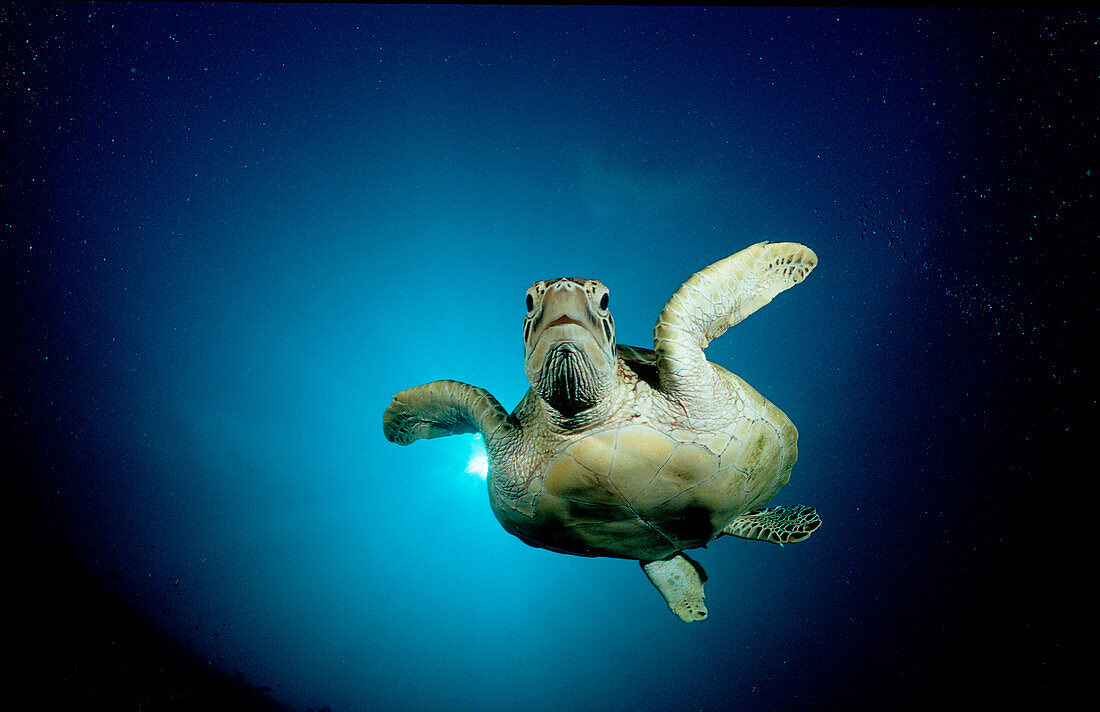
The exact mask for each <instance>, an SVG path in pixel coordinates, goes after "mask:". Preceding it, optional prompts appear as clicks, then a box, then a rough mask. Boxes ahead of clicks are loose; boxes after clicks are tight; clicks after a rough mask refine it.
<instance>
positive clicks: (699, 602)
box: [639, 553, 707, 623]
mask: <svg viewBox="0 0 1100 712" xmlns="http://www.w3.org/2000/svg"><path fill="white" fill-rule="evenodd" d="M639 563H640V564H641V565H642V570H643V571H645V575H646V576H648V577H649V580H650V581H652V582H653V585H654V586H656V587H657V590H658V591H660V592H661V595H662V596H664V597H665V601H667V602H668V607H669V608H671V609H672V612H673V613H675V614H676V615H677V616H679V618H680V620H682V621H684V622H685V623H692V622H694V621H701V620H703V619H704V618H706V617H707V607H706V606H705V605H704V604H703V582H704V581H706V580H707V574H706V572H705V571H703V567H702V566H700V565H699V563H698V562H696V561H695V560H694V559H691V558H689V557H688V556H687V554H684V553H679V554H676V555H675V556H671V557H669V558H667V559H663V560H661V561H641V562H639Z"/></svg>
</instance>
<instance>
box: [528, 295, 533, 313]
mask: <svg viewBox="0 0 1100 712" xmlns="http://www.w3.org/2000/svg"><path fill="white" fill-rule="evenodd" d="M533 311H535V300H534V298H532V297H531V295H530V294H528V295H527V313H528V314H530V313H531V312H533Z"/></svg>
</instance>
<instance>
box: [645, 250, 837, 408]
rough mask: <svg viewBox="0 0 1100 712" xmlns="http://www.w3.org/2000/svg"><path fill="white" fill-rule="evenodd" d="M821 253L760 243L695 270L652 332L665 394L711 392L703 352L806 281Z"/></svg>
mask: <svg viewBox="0 0 1100 712" xmlns="http://www.w3.org/2000/svg"><path fill="white" fill-rule="evenodd" d="M815 266H817V255H815V254H814V252H813V250H811V249H810V248H808V247H806V246H805V245H799V244H798V243H794V242H770V243H769V242H758V243H757V244H755V245H752V246H750V247H746V248H745V249H743V250H741V251H740V252H738V253H737V254H735V255H731V256H730V257H727V258H726V259H724V260H720V261H718V262H715V263H714V264H712V265H711V266H709V267H707V268H705V269H703V270H701V271H699V272H696V273H695V274H694V275H692V276H691V278H690V279H688V281H686V282H684V283H683V285H681V286H680V288H679V289H678V290H676V293H675V294H673V295H672V297H671V298H670V299H669V300H668V303H667V304H665V308H664V310H662V311H661V315H660V317H658V319H657V326H656V328H655V329H654V330H653V336H654V350H655V351H656V352H657V369H658V371H659V372H660V379H661V390H663V391H664V392H665V393H666V394H669V395H677V394H681V393H691V392H694V393H706V394H710V393H712V392H713V389H714V385H713V380H712V379H713V378H714V376H712V375H711V374H710V373H709V370H708V369H706V368H705V364H706V362H707V361H706V357H705V356H703V349H705V348H706V347H707V345H708V344H710V342H711V341H712V340H714V339H716V338H718V337H719V336H721V335H722V334H724V333H725V331H726V329H728V328H730V327H731V326H733V325H734V324H737V323H738V322H740V321H741V320H742V319H744V318H745V317H747V316H749V315H750V314H752V313H753V312H755V311H756V310H757V309H759V308H760V307H762V306H764V305H766V304H767V303H768V302H770V301H771V300H772V299H773V298H774V297H775V296H776V295H777V294H779V293H780V292H782V291H784V290H786V289H789V288H791V287H793V286H794V285H796V284H798V283H799V282H801V281H802V280H803V279H805V278H806V275H808V274H809V273H810V271H811V270H812V269H813V268H814V267H815Z"/></svg>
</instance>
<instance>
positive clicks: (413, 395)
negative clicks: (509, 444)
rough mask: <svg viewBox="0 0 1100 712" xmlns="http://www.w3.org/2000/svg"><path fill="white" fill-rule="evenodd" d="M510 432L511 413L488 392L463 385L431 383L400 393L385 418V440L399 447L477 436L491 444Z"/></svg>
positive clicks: (456, 383)
mask: <svg viewBox="0 0 1100 712" xmlns="http://www.w3.org/2000/svg"><path fill="white" fill-rule="evenodd" d="M508 428H509V423H508V413H507V412H506V411H505V410H504V408H503V407H501V405H500V403H498V402H497V399H496V398H494V397H493V396H492V395H491V394H490V393H489V391H487V390H485V389H484V388H478V387H476V386H471V385H469V384H467V383H461V382H460V381H432V382H431V383H425V384H424V385H422V386H416V387H415V388H409V389H407V390H404V391H401V392H400V393H398V394H397V395H395V396H394V397H393V402H391V403H390V405H389V407H388V408H386V412H385V413H384V414H383V415H382V430H383V432H384V433H385V434H386V438H387V439H388V440H390V442H395V443H397V444H398V445H408V444H409V443H413V442H416V441H417V440H420V439H421V438H441V437H443V436H445V435H457V434H459V433H478V432H480V433H481V434H482V437H483V439H484V440H485V442H486V443H487V444H488V443H489V442H491V441H493V440H495V439H496V438H497V437H499V436H500V435H501V434H502V433H501V431H504V430H507V429H508Z"/></svg>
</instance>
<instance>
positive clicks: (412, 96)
mask: <svg viewBox="0 0 1100 712" xmlns="http://www.w3.org/2000/svg"><path fill="white" fill-rule="evenodd" d="M1097 22H1098V16H1097V15H1096V14H1095V13H1085V12H1079V11H1066V12H1061V13H1056V14H1052V15H1047V14H1040V13H1036V12H987V11H966V12H954V11H942V10H898V11H877V12H869V11H851V10H839V11H838V10H813V9H798V10H766V9H750V10H736V9H712V8H708V9H704V8H678V9H634V8H599V7H597V8H587V7H566V8H527V7H373V6H299V5H292V6H281V5H244V6H233V5H216V6H207V5H169V4H149V5H145V4H137V5H122V4H107V5H99V4H94V5H84V4H67V5H60V6H58V5H45V4H42V5H30V4H15V5H10V4H9V5H5V6H3V7H0V33H2V35H0V37H2V48H3V61H4V66H3V94H2V97H3V106H2V111H3V117H2V120H3V124H2V131H3V133H2V135H0V146H2V149H0V150H2V154H0V155H2V159H0V160H2V162H3V163H2V179H3V180H2V186H0V198H2V201H3V202H2V205H0V207H2V209H3V215H2V223H3V224H2V226H0V227H2V230H3V232H2V234H0V265H2V270H3V271H2V274H0V277H2V280H3V281H2V286H3V303H2V311H0V321H2V324H3V329H4V332H3V351H2V356H3V359H4V361H3V374H4V375H3V391H2V393H0V395H2V400H0V405H2V407H3V411H2V414H3V421H2V423H3V435H4V440H5V442H4V450H3V452H2V453H0V457H2V458H3V462H4V463H5V464H4V469H5V472H6V474H5V492H4V494H5V502H6V504H5V508H6V510H7V512H8V514H7V516H5V518H4V521H5V526H6V529H7V530H8V531H7V533H6V541H7V544H8V546H7V547H6V548H7V549H8V551H9V566H8V570H7V572H6V577H5V578H6V581H7V583H6V585H5V588H7V589H8V590H9V593H14V594H15V596H16V604H15V605H14V606H12V607H11V608H9V613H10V615H11V616H12V617H13V618H14V619H15V624H14V626H13V630H14V634H13V635H12V637H11V639H10V641H11V642H10V643H9V645H10V647H12V648H13V649H15V650H17V651H19V652H20V653H21V654H20V655H19V657H20V659H21V660H22V663H23V667H21V668H19V669H18V670H19V671H20V672H19V675H18V676H17V677H18V679H19V680H20V681H21V682H22V684H23V686H24V687H26V688H27V689H29V690H31V692H32V694H33V695H34V696H35V698H36V699H38V700H40V701H41V702H42V704H43V705H47V704H48V703H51V702H61V703H67V704H71V705H82V706H83V707H80V706H73V707H71V708H74V709H76V708H85V709H87V708H91V707H94V706H96V705H100V704H101V705H103V706H105V707H111V708H114V709H138V708H141V709H242V708H250V709H258V708H261V707H263V706H265V704H267V705H269V706H272V707H274V706H275V705H288V706H291V707H293V708H296V709H300V710H304V709H306V708H309V707H312V708H320V707H322V706H330V707H331V709H333V710H336V711H337V712H345V711H352V710H417V711H425V712H432V711H435V710H441V711H442V710H448V711H453V710H511V709H515V710H523V711H524V712H540V711H542V710H597V709H598V710H604V711H608V712H613V711H622V710H629V711H630V712H646V711H654V712H658V711H664V710H728V709H748V710H780V709H846V710H850V709H884V708H885V709H888V708H893V709H897V708H899V707H905V706H907V705H909V704H922V705H936V706H937V707H938V708H946V709H955V708H958V709H993V708H998V709H1004V708H1006V707H1007V708H1012V707H1013V706H1015V705H1017V704H1024V703H1029V702H1038V703H1041V704H1043V705H1044V706H1049V705H1051V704H1055V703H1057V702H1058V701H1060V700H1062V699H1064V698H1065V697H1067V696H1069V695H1070V694H1073V693H1075V692H1078V691H1079V689H1075V688H1079V686H1080V685H1081V684H1082V683H1084V682H1087V678H1084V677H1082V675H1083V672H1084V662H1083V660H1082V658H1081V656H1082V655H1083V649H1084V645H1083V643H1084V635H1085V633H1084V627H1085V625H1086V621H1087V620H1089V619H1091V616H1090V615H1088V613H1087V609H1086V608H1085V607H1086V605H1087V604H1089V603H1090V599H1091V596H1087V595H1086V591H1085V588H1084V586H1085V584H1084V580H1083V578H1084V576H1085V574H1086V573H1087V571H1088V570H1090V569H1091V568H1093V565H1094V557H1093V556H1092V555H1089V554H1087V553H1086V550H1085V547H1084V545H1083V543H1082V539H1083V537H1084V536H1085V533H1086V530H1085V528H1084V522H1085V521H1086V520H1087V516H1088V515H1087V510H1088V509H1089V492H1090V490H1091V489H1092V487H1093V485H1092V479H1093V478H1092V474H1093V472H1094V471H1095V458H1094V457H1093V455H1092V452H1093V451H1092V449H1091V448H1087V447H1086V446H1085V438H1087V437H1088V436H1090V435H1091V432H1090V430H1091V428H1092V426H1093V425H1094V424H1095V415H1096V405H1095V403H1096V401H1095V389H1094V387H1088V386H1087V385H1086V377H1087V376H1088V375H1089V370H1090V368H1091V367H1090V366H1089V364H1090V363H1093V361H1094V359H1095V356H1094V357H1092V358H1088V359H1087V358H1086V352H1085V351H1084V349H1083V348H1082V347H1081V346H1080V339H1081V338H1082V335H1088V334H1089V333H1091V332H1094V331H1095V330H1096V318H1095V317H1096V312H1095V306H1094V305H1095V302H1094V300H1093V294H1094V292H1095V289H1096V262H1095V260H1096V257H1097V254H1096V253H1097V250H1096V243H1097V230H1096V219H1095V212H1096V206H1095V199H1094V198H1095V185H1096V184H1095V176H1094V173H1095V172H1096V170H1097V165H1096V158H1097V139H1096V136H1097V133H1096V132H1097V124H1098V122H1097V113H1096V112H1097V108H1096V107H1097V92H1096V89H1097V66H1098V62H1097V59H1098V56H1097V55H1098V52H1097V40H1098V37H1100V33H1098V32H1097ZM762 239H766V240H772V241H778V240H795V241H799V242H803V243H805V244H807V245H809V246H811V247H812V248H813V249H814V250H815V251H816V252H817V254H818V257H819V259H820V264H819V266H818V268H817V270H816V271H815V272H814V273H813V274H812V275H811V276H810V278H809V279H807V281H806V282H804V283H803V284H801V285H799V286H798V287H796V288H795V289H792V290H791V291H790V292H787V293H785V294H783V295H781V296H780V297H778V298H777V299H776V300H775V302H773V303H772V304H771V305H769V306H768V307H766V308H765V309H763V310H761V311H760V312H759V313H757V314H756V315H754V316H752V317H751V318H749V319H748V320H746V321H745V322H743V323H742V324H740V325H738V326H737V327H735V328H734V329H733V330H731V331H730V332H728V333H727V334H726V335H725V336H724V337H722V338H721V339H719V340H718V341H716V342H715V343H714V344H713V345H712V346H711V348H710V349H709V350H708V356H709V357H710V358H711V359H712V360H714V361H716V362H718V363H721V364H723V365H725V366H727V367H728V368H730V369H731V370H733V371H735V372H736V373H738V374H739V375H741V376H742V377H744V378H745V379H746V380H747V381H748V382H749V383H751V384H753V385H754V386H755V387H756V388H757V389H759V390H760V391H761V392H762V393H763V394H764V395H766V396H767V397H768V398H769V399H770V400H772V401H773V402H775V403H776V404H777V405H778V406H779V407H780V408H782V409H783V410H784V411H785V412H786V413H788V415H790V417H791V418H792V419H793V421H794V422H795V423H796V424H797V426H798V428H799V431H800V435H801V438H800V451H801V452H800V461H799V464H798V465H797V466H796V468H795V470H794V474H793V478H792V480H791V483H790V485H789V486H788V487H787V488H786V489H785V490H784V491H783V492H781V493H780V495H779V496H778V497H777V498H776V500H775V501H774V503H776V504H794V503H805V504H811V505H814V506H816V507H817V509H818V511H819V512H820V513H821V516H822V518H823V520H824V525H823V527H822V528H821V529H820V530H819V531H818V532H817V533H816V534H815V535H814V536H813V537H812V538H810V539H809V540H807V541H806V542H803V543H800V544H798V545H795V546H790V547H787V548H784V549H780V548H778V547H774V546H770V545H765V544H760V543H754V542H747V541H743V540H733V539H724V540H722V541H719V542H716V543H715V544H714V545H713V546H711V547H710V548H709V549H708V550H706V551H700V552H699V555H698V556H697V558H698V559H699V560H700V562H701V563H702V564H703V565H704V566H705V567H706V568H707V570H708V573H709V574H710V581H709V582H708V586H707V604H708V606H709V608H710V617H709V618H708V619H707V620H706V621H705V622H702V623H697V624H692V625H685V624H683V623H681V622H680V621H679V620H677V619H676V618H675V617H674V616H672V615H671V614H670V613H669V611H668V609H667V608H666V606H665V604H664V602H663V601H662V600H661V598H660V596H659V595H658V594H657V593H656V591H654V590H653V589H652V587H651V586H650V585H649V583H648V582H647V581H646V579H645V577H644V576H643V574H642V572H641V571H640V570H639V569H638V567H637V565H636V564H633V563H632V562H624V561H614V560H603V559H595V560H589V559H580V558H574V557H566V556H560V555H557V554H552V553H549V552H546V551H541V550H536V549H532V548H528V547H526V546H524V545H523V544H522V543H520V542H519V541H518V540H516V539H513V538H511V537H509V536H508V535H507V534H505V533H504V532H503V531H502V530H501V529H500V527H499V525H498V524H497V523H496V521H495V519H494V518H493V516H492V514H491V512H490V510H489V507H488V504H487V501H486V495H485V485H484V482H483V481H482V480H480V479H479V478H478V477H476V476H475V475H471V474H468V473H467V472H466V466H467V463H468V462H469V460H470V458H471V457H472V456H473V455H475V454H476V452H477V445H476V443H475V442H474V440H473V439H472V438H471V437H470V436H462V437H456V438H449V439H443V440H435V441H431V442H422V443H417V444H416V445H414V446H412V447H410V448H407V449H405V448H398V447H396V446H394V445H391V444H389V443H387V442H386V441H385V440H384V438H383V436H382V432H381V413H382V410H383V409H384V408H385V406H386V404H387V403H388V401H389V397H390V396H391V395H392V394H393V393H394V392H396V391H398V390H400V389H403V388H406V387H409V386H412V385H415V384H418V383H421V382H424V381H429V380H434V379H437V378H454V379H459V380H464V381H467V382H470V383H473V384H476V385H480V386H483V387H486V388H488V389H489V390H490V391H492V392H493V393H494V394H495V395H496V396H497V397H498V398H499V399H500V400H501V402H502V403H504V404H505V406H506V407H507V408H511V407H512V406H513V405H514V404H515V403H516V402H518V400H519V399H520V398H521V397H522V395H523V393H524V391H525V389H526V387H527V386H526V382H525V378H524V373H523V366H522V353H523V351H522V343H521V334H520V328H521V324H522V315H523V295H524V290H525V289H526V287H527V286H528V285H529V284H530V283H531V282H532V281H533V280H535V279H541V278H549V277H555V276H562V275H579V276H586V277H594V278H598V279H600V280H602V281H603V282H604V283H606V284H607V285H608V286H609V287H610V289H611V292H612V306H613V310H614V314H615V318H616V324H617V328H618V338H619V341H620V342H622V343H628V344H635V345H639V346H648V345H649V344H651V339H652V327H653V323H654V320H655V318H656V315H657V313H658V312H659V310H660V309H661V307H662V306H663V304H664V302H665V300H666V299H667V298H668V296H669V295H671V293H672V292H673V291H674V290H675V289H676V287H677V286H678V285H679V284H680V283H681V282H682V281H683V280H684V279H686V278H687V277H688V276H689V275H690V274H692V273H693V272H694V271H696V270H698V269H701V268H702V267H705V266H706V265H708V264H710V263H711V262H714V261H716V260H718V259H720V258H722V257H725V256H727V255H729V254H731V253H733V252H735V251H737V250H739V249H741V248H742V247H745V246H746V245H748V244H751V243H753V242H756V241H759V240H762ZM1089 382H1091V379H1090V381H1089ZM249 686H252V687H255V688H261V691H262V695H254V694H253V693H251V692H249V689H248V688H249ZM16 689H18V686H17V688H16ZM264 696H266V699H268V700H270V702H269V703H265V702H264V699H265V697H264ZM141 705H144V706H141Z"/></svg>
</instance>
